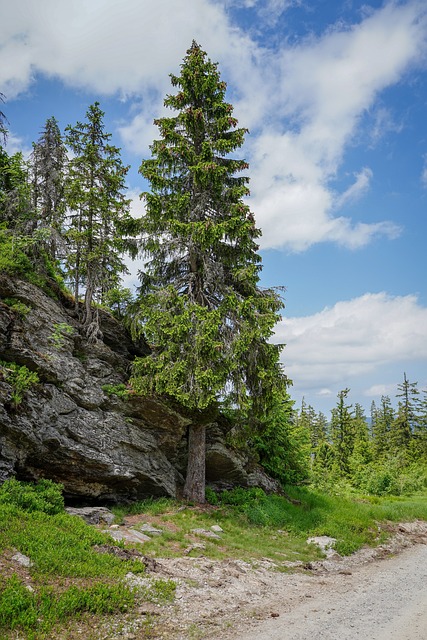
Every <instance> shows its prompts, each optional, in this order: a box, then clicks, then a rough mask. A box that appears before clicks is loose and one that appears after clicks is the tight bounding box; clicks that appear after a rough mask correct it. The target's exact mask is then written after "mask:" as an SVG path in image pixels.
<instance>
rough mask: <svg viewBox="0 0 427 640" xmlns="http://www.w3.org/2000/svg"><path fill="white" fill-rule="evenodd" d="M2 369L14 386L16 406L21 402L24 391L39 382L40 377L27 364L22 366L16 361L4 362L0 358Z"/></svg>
mask: <svg viewBox="0 0 427 640" xmlns="http://www.w3.org/2000/svg"><path fill="white" fill-rule="evenodd" d="M0 371H1V372H2V373H3V376H4V378H5V380H6V382H8V383H9V384H10V385H11V386H12V389H13V391H12V402H13V403H14V405H15V406H18V405H19V404H21V402H22V399H23V397H24V392H25V391H26V390H27V389H29V388H30V387H32V386H33V385H34V384H37V383H38V382H39V377H38V375H37V373H35V371H30V370H29V369H27V367H25V366H22V367H21V366H20V365H19V364H16V363H15V362H3V361H2V360H0Z"/></svg>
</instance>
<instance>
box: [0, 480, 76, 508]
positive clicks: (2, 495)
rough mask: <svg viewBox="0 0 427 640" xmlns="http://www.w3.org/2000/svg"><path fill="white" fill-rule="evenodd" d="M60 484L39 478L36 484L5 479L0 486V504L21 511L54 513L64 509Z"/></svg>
mask: <svg viewBox="0 0 427 640" xmlns="http://www.w3.org/2000/svg"><path fill="white" fill-rule="evenodd" d="M63 488H64V487H63V486H62V484H56V483H55V482H52V481H51V480H44V479H43V480H39V482H38V483H37V484H34V483H30V482H19V481H18V480H16V479H15V478H11V479H10V480H6V482H4V483H3V485H2V486H1V487H0V504H8V505H12V506H15V507H18V508H19V509H22V510H23V511H30V512H31V511H42V512H43V513H47V514H48V515H54V514H55V513H60V512H61V511H63V510H64V498H63V495H62V490H63Z"/></svg>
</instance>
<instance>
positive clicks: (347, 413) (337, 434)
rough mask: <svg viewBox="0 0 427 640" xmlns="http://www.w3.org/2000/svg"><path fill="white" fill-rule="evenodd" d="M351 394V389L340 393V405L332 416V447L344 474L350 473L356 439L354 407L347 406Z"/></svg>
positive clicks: (338, 404)
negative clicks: (350, 460)
mask: <svg viewBox="0 0 427 640" xmlns="http://www.w3.org/2000/svg"><path fill="white" fill-rule="evenodd" d="M349 392H350V389H344V390H342V391H340V392H339V394H338V396H337V397H338V403H337V406H336V407H335V408H334V409H332V416H331V440H332V446H333V448H334V454H335V459H336V462H337V464H338V467H339V469H340V471H341V472H342V473H348V472H349V458H350V456H351V454H352V453H353V448H354V439H355V434H354V421H353V412H352V411H351V409H352V405H346V404H345V401H346V398H347V396H348V394H349Z"/></svg>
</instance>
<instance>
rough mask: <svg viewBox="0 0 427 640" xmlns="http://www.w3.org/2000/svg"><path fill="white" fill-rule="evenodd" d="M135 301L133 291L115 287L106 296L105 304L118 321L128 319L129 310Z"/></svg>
mask: <svg viewBox="0 0 427 640" xmlns="http://www.w3.org/2000/svg"><path fill="white" fill-rule="evenodd" d="M133 301H134V299H133V295H132V292H131V290H130V289H126V288H124V287H114V288H113V289H110V290H109V291H107V292H106V294H105V296H104V304H105V305H106V306H107V307H108V308H109V309H111V311H112V312H113V316H114V317H115V318H117V320H123V319H124V318H125V317H126V313H127V311H128V308H129V306H130V305H131V304H132V303H133Z"/></svg>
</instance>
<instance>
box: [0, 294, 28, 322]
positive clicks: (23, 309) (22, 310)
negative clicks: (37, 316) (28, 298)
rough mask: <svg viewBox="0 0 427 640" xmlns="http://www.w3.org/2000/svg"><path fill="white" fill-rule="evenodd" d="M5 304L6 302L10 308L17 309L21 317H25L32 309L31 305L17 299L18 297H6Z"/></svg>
mask: <svg viewBox="0 0 427 640" xmlns="http://www.w3.org/2000/svg"><path fill="white" fill-rule="evenodd" d="M3 302H4V304H6V305H7V306H8V307H9V308H10V309H12V310H13V311H15V312H16V313H17V314H18V315H19V316H21V318H25V317H26V316H27V315H28V314H29V313H30V311H31V307H28V306H27V305H26V304H24V303H23V302H21V301H20V300H17V299H16V298H4V299H3Z"/></svg>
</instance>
